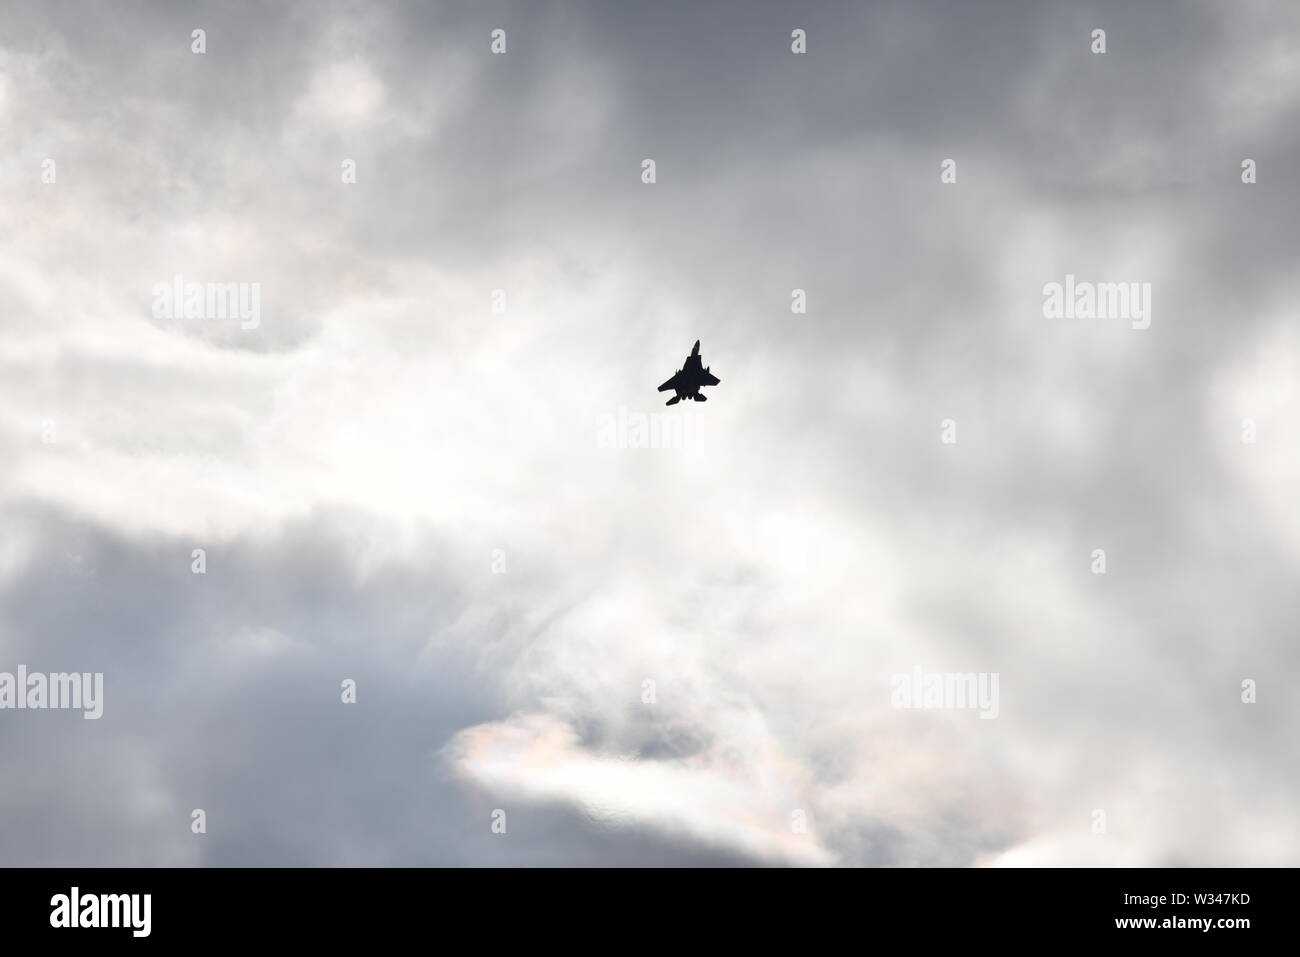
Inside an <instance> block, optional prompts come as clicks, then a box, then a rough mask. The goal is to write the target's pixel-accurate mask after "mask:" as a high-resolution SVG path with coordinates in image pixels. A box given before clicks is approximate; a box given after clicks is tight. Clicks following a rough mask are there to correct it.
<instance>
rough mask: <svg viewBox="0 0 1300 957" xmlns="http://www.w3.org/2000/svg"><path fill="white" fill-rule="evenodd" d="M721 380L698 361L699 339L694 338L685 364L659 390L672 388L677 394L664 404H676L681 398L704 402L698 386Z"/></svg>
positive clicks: (663, 390) (664, 390)
mask: <svg viewBox="0 0 1300 957" xmlns="http://www.w3.org/2000/svg"><path fill="white" fill-rule="evenodd" d="M720 381H721V380H720V379H719V378H718V377H717V376H715V375H714V374H713V373H712V372H710V371H709V369H708V367H707V366H705V365H703V364H702V363H701V361H700V340H699V339H696V340H695V348H693V349H692V350H691V354H690V355H689V356H687V357H686V365H684V366H682V367H681V368H680V369H678V370H677V372H676V373H674V374H673V377H672V378H671V379H669V380H668V381H667V382H665V383H664V384H663V385H661V386H660V387H659V391H660V392H667V391H668V390H669V389H672V390H673V391H674V392H676V393H677V394H676V395H675V396H673V397H672V398H671V399H669V400H668V401H667V402H666V403H664V404H665V405H676V404H677V403H678V402H680V401H682V399H694V400H695V401H696V402H705V401H707V399H706V398H705V396H704V395H703V394H701V392H700V388H701V387H702V386H706V385H717V384H718V383H719V382H720Z"/></svg>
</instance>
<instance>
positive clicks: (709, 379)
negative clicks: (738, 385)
mask: <svg viewBox="0 0 1300 957" xmlns="http://www.w3.org/2000/svg"><path fill="white" fill-rule="evenodd" d="M703 381H704V384H705V385H717V384H718V383H719V382H721V381H722V380H721V379H719V378H718V377H717V376H715V375H714V374H713V373H712V372H709V371H708V370H705V372H704V379H703Z"/></svg>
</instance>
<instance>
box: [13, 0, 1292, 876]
mask: <svg viewBox="0 0 1300 957" xmlns="http://www.w3.org/2000/svg"><path fill="white" fill-rule="evenodd" d="M0 28H2V29H0V139H2V141H3V146H2V147H0V191H2V193H3V201H0V671H8V672H14V671H16V669H17V667H18V666H19V665H25V666H26V667H27V668H29V669H30V670H33V671H43V672H59V671H78V672H103V673H104V714H103V717H102V718H101V719H100V720H98V721H87V720H83V719H82V716H81V714H80V713H77V712H70V711H49V710H46V711H31V710H23V711H17V710H3V711H0V775H2V779H3V785H2V786H0V821H3V822H4V826H3V827H0V863H4V864H13V865H372V864H373V865H377V864H403V865H408V864H409V865H419V864H450V865H521V864H522V865H570V864H576V865H636V864H650V865H716V864H777V865H795V866H825V865H831V866H836V865H839V866H861V865H867V866H874V865H889V866H892V865H949V866H967V865H973V866H983V865H1002V864H1011V865H1023V864H1031V865H1032V864H1048V865H1065V864H1071V865H1072V864H1112V865H1180V864H1199V865H1259V864H1292V865H1294V864H1296V863H1297V862H1300V834H1298V833H1297V827H1296V819H1295V808H1296V806H1297V802H1298V800H1300V756H1298V752H1297V747H1296V744H1295V729H1296V727H1297V726H1298V725H1300V703H1297V700H1296V698H1295V696H1294V695H1293V694H1292V690H1293V688H1294V687H1295V683H1296V681H1297V680H1300V652H1297V630H1296V628H1297V626H1296V621H1297V618H1298V617H1300V589H1298V588H1297V582H1298V581H1300V495H1298V494H1297V488H1298V487H1300V415H1298V413H1300V390H1298V389H1297V381H1298V380H1300V325H1298V323H1300V316H1297V312H1296V309H1297V307H1296V303H1297V301H1300V295H1298V293H1300V274H1297V272H1296V270H1295V265H1296V262H1297V260H1298V256H1300V240H1298V238H1297V232H1296V223H1297V222H1300V188H1298V186H1297V177H1298V176H1300V53H1297V51H1300V10H1298V9H1297V8H1296V7H1295V6H1294V5H1291V4H1286V3H1282V2H1276V3H1262V2H1240V3H1234V4H1231V5H1226V4H1220V3H1212V2H1209V0H1206V2H1193V0H1187V2H1153V3H1143V4H1131V3H1127V2H1116V3H1113V4H1111V3H1106V4H1098V3H1088V2H1077V3H1070V4H1068V5H1066V4H1059V5H1057V4H1044V3H1037V2H1028V0H1026V2H1023V3H1011V2H986V3H966V2H956V0H953V2H947V3H938V2H935V3H929V2H921V3H916V2H906V3H905V2H897V3H874V2H873V3H852V4H850V3H847V2H846V3H816V4H793V3H789V4H772V3H744V4H741V3H707V2H706V3H692V4H686V3H654V4H641V5H636V6H635V7H634V5H631V4H625V3H596V2H592V3H537V2H531V0H530V2H517V3H494V2H485V3H473V4H470V3H445V4H431V3H430V4H426V3H409V4H394V3H372V2H368V3H340V2H307V0H302V2H298V3H283V4H275V5H263V4H253V3H248V4H230V3H221V4H217V3H210V4H197V5H195V4H174V3H165V2H157V3H132V2H123V3H114V4H92V3H66V4H64V3H60V4H50V3H44V2H39V0H32V2H25V0H15V2H9V3H6V4H5V9H4V12H3V14H0ZM196 29H202V30H203V31H205V33H204V43H205V52H203V53H196V52H194V50H193V45H194V43H195V41H194V39H193V38H192V37H193V31H194V30H196ZM496 29H501V30H504V31H505V43H506V47H505V52H504V53H499V54H494V53H493V52H492V50H491V42H492V40H491V35H492V31H493V30H496ZM796 29H801V30H804V31H806V36H807V52H806V53H802V54H796V53H794V52H792V50H791V44H792V39H791V34H792V31H794V30H796ZM1096 29H1104V30H1105V43H1106V52H1105V53H1104V54H1099V53H1094V52H1092V46H1093V44H1094V40H1093V38H1092V37H1093V31H1094V30H1096ZM646 159H653V160H654V163H655V182H653V183H646V182H643V165H642V164H643V160H646ZM946 159H952V160H954V161H955V173H956V182H952V183H944V182H941V164H942V163H943V162H944V160H946ZM1245 159H1252V160H1254V161H1255V165H1256V169H1257V182H1255V183H1252V184H1246V183H1243V182H1242V178H1243V171H1242V163H1243V160H1245ZM347 161H351V164H352V166H353V168H355V182H345V181H344V179H345V176H344V172H345V164H347ZM51 180H52V181H51ZM1067 275H1073V276H1075V277H1077V279H1078V280H1080V281H1096V282H1109V281H1113V282H1139V283H1150V284H1151V290H1152V297H1151V312H1150V318H1151V324H1150V327H1149V328H1146V329H1135V328H1133V324H1132V323H1130V322H1129V321H1128V320H1126V319H1122V318H1120V319H1116V318H1073V319H1054V318H1046V317H1045V316H1044V308H1043V306H1044V292H1043V290H1044V285H1045V284H1047V283H1052V282H1062V283H1063V282H1064V281H1065V279H1066V276H1067ZM176 276H182V277H183V278H184V281H186V282H189V281H195V282H221V283H227V282H229V283H244V284H248V286H247V287H246V288H252V284H257V289H258V290H259V295H260V316H259V322H258V323H257V325H256V327H255V328H245V326H248V325H250V324H248V323H243V324H241V323H240V322H239V321H238V320H232V319H228V318H217V317H213V316H204V317H196V318H184V317H183V316H182V317H168V316H166V315H163V316H159V315H158V314H157V313H158V310H157V309H156V308H154V307H155V306H156V302H155V298H156V297H155V291H154V290H155V287H156V286H157V285H158V284H168V283H171V282H172V281H173V278H174V277H176ZM796 289H802V290H804V291H805V293H806V301H807V310H806V312H802V313H800V312H794V311H792V308H791V304H792V291H793V290H796ZM498 290H499V291H500V294H499V295H497V297H496V299H494V291H498ZM494 303H495V304H496V306H497V308H494ZM502 307H503V308H502ZM696 339H701V340H702V348H703V354H704V359H705V362H706V363H707V364H709V365H710V366H711V367H712V370H713V372H714V373H715V374H717V375H718V376H719V377H720V378H721V380H722V383H721V385H719V386H718V387H716V388H714V389H712V390H710V392H709V399H710V401H709V402H708V403H707V404H706V405H698V404H694V403H682V404H681V405H678V406H675V407H673V408H671V409H667V408H665V407H664V406H663V404H662V402H663V399H664V396H663V395H660V394H659V393H657V392H656V391H655V387H656V386H657V385H658V384H659V383H660V382H661V381H663V380H664V379H666V378H667V377H668V376H669V375H670V374H671V373H672V372H673V371H674V370H675V369H676V368H678V367H679V366H680V365H681V363H682V359H683V357H684V356H685V355H686V353H687V352H688V351H689V349H690V346H691V343H692V342H693V341H694V340H696ZM945 420H951V422H950V426H951V428H950V430H949V435H948V436H947V437H949V438H951V437H952V435H953V434H955V438H956V441H955V442H951V441H948V442H946V441H944V438H945V433H944V428H943V425H942V423H944V422H945ZM648 430H653V433H654V434H655V435H658V436H660V439H662V438H663V436H664V435H667V439H666V440H662V441H658V440H657V441H654V442H649V441H646V436H647V434H648ZM611 436H612V439H611ZM644 445H655V446H660V447H637V446H644ZM662 446H667V447H662ZM196 549H202V550H203V554H204V555H205V561H206V567H205V572H204V573H203V574H196V573H195V572H194V561H195V559H194V558H193V555H194V552H195V550H196ZM1097 549H1102V550H1104V552H1105V563H1106V564H1105V573H1104V574H1098V573H1096V569H1097V560H1096V557H1095V555H1096V550H1097ZM917 668H920V669H922V670H923V672H924V673H927V674H930V673H941V674H947V673H987V674H994V673H996V674H997V675H998V676H999V686H998V687H999V702H998V711H997V717H996V718H994V719H992V720H986V719H983V718H981V717H980V715H979V713H978V712H977V711H975V710H972V709H953V710H941V709H927V708H899V707H895V704H896V703H897V701H896V700H895V694H894V692H895V683H894V681H893V677H892V676H894V675H897V674H900V673H902V674H910V673H912V672H913V671H914V669H917ZM347 680H351V681H353V682H355V687H356V701H355V703H344V701H343V700H342V698H343V694H342V692H341V688H342V685H343V682H345V681H347ZM1247 681H1253V682H1255V683H1256V685H1255V688H1256V700H1255V701H1254V703H1245V702H1243V700H1242V698H1243V682H1247ZM195 809H202V810H203V811H204V812H205V814H206V822H207V830H206V833H203V834H195V833H193V832H192V827H191V822H192V813H193V811H194V810H195ZM498 811H500V812H504V816H502V815H500V814H495V812H498ZM1098 812H1101V815H1102V816H1101V817H1099V816H1098ZM494 815H495V817H494ZM494 820H500V821H504V822H505V827H504V831H505V833H496V832H494V829H493V822H494ZM1099 821H1100V822H1102V824H1103V827H1099V826H1098V822H1099ZM496 830H497V831H500V830H501V828H500V827H498V828H497V829H496Z"/></svg>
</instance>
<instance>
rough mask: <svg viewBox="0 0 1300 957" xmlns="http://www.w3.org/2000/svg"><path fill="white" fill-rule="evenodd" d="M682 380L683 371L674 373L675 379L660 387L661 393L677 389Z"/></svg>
mask: <svg viewBox="0 0 1300 957" xmlns="http://www.w3.org/2000/svg"><path fill="white" fill-rule="evenodd" d="M681 378H682V373H681V370H678V371H677V372H674V373H673V377H672V378H671V379H669V380H668V381H667V382H665V383H664V384H663V385H661V386H660V387H659V391H660V392H665V391H667V390H668V389H676V388H677V383H678V382H679V381H680V380H681Z"/></svg>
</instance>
